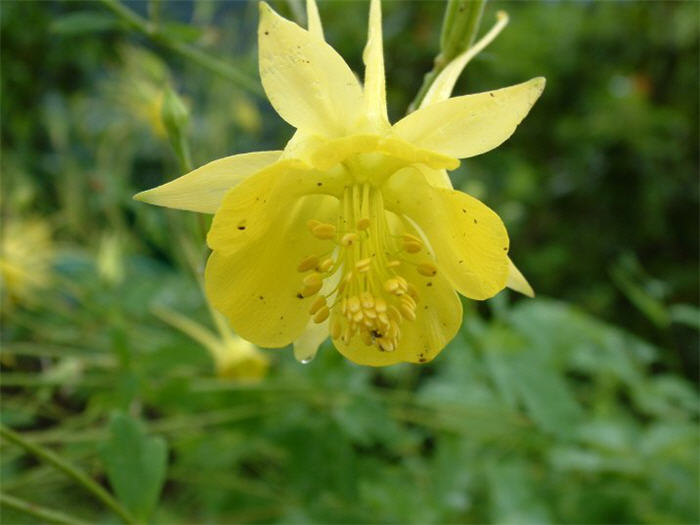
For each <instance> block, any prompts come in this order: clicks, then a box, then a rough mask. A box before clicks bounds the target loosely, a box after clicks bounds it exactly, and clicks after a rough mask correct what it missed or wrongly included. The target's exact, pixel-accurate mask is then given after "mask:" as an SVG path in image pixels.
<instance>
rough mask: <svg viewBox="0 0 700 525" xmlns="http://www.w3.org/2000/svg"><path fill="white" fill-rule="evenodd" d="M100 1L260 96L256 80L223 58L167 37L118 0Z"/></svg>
mask: <svg viewBox="0 0 700 525" xmlns="http://www.w3.org/2000/svg"><path fill="white" fill-rule="evenodd" d="M100 2H101V3H102V4H103V5H104V6H105V7H107V8H108V9H109V10H110V11H112V12H113V13H114V14H116V15H117V16H118V17H119V18H121V19H122V20H123V21H124V22H126V23H127V24H128V25H129V26H131V27H132V28H134V29H135V30H136V31H138V32H140V33H142V34H143V35H145V36H147V37H148V38H150V39H151V40H152V41H153V42H155V43H156V44H159V45H160V46H162V47H164V48H166V49H170V50H171V51H174V52H175V53H178V54H179V55H181V56H183V57H185V58H186V59H188V60H190V61H191V62H194V63H196V64H199V65H200V66H202V67H203V68H205V69H208V70H209V71H211V72H213V73H215V74H217V75H219V76H221V77H223V78H226V79H228V80H230V81H231V82H233V83H234V84H236V85H237V86H238V87H240V88H242V89H244V90H246V91H248V92H249V93H252V94H253V95H256V96H260V97H261V96H262V94H263V93H262V89H261V87H260V85H259V84H258V82H257V81H256V80H254V79H252V78H250V77H249V76H248V75H246V74H245V73H242V72H240V71H238V70H237V69H236V68H235V67H234V66H233V65H231V64H230V63H228V62H226V61H225V60H222V59H220V58H217V57H214V56H211V55H210V54H208V53H207V52H205V51H202V50H201V49H198V48H196V47H194V46H191V45H189V44H186V43H183V42H180V41H178V40H176V39H174V38H171V37H169V36H168V35H167V34H165V33H164V32H163V31H161V30H160V29H158V27H156V26H155V25H154V24H152V23H150V22H149V21H148V20H146V19H145V18H143V17H142V16H140V15H138V14H137V13H135V12H134V11H132V10H131V9H129V8H128V7H126V6H125V5H123V4H122V3H121V2H119V1H118V0H100Z"/></svg>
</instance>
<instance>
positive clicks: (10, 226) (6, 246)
mask: <svg viewBox="0 0 700 525" xmlns="http://www.w3.org/2000/svg"><path fill="white" fill-rule="evenodd" d="M54 255H55V249H54V245H53V241H52V239H51V228H50V227H49V223H48V222H47V221H45V220H44V219H41V218H39V217H32V218H27V219H21V218H17V217H8V218H5V220H4V221H3V224H2V235H1V236H0V290H2V294H3V296H4V298H6V299H7V303H5V304H4V306H7V308H8V309H9V308H10V307H12V306H13V305H14V304H15V303H24V304H27V305H31V304H33V303H35V302H37V301H38V299H39V295H40V292H41V290H43V289H45V288H47V287H48V286H49V285H50V283H51V280H52V277H53V273H52V269H51V265H52V264H53V258H54Z"/></svg>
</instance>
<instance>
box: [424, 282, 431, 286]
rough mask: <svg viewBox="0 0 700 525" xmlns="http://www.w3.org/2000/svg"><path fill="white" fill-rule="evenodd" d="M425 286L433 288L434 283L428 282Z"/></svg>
mask: <svg viewBox="0 0 700 525" xmlns="http://www.w3.org/2000/svg"><path fill="white" fill-rule="evenodd" d="M425 285H426V286H432V285H433V283H432V281H428V282H427V283H425Z"/></svg>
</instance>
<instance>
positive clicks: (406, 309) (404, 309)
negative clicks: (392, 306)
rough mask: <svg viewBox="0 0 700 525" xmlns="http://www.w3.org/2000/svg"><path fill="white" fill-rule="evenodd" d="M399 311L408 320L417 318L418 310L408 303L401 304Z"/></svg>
mask: <svg viewBox="0 0 700 525" xmlns="http://www.w3.org/2000/svg"><path fill="white" fill-rule="evenodd" d="M399 311H400V312H401V315H403V316H404V317H405V318H406V319H407V320H408V321H415V320H416V311H415V310H414V309H413V308H411V307H410V306H409V305H408V304H406V303H401V304H399Z"/></svg>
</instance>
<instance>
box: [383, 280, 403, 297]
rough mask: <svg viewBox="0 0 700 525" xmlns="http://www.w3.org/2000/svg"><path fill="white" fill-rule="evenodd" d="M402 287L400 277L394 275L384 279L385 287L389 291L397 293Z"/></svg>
mask: <svg viewBox="0 0 700 525" xmlns="http://www.w3.org/2000/svg"><path fill="white" fill-rule="evenodd" d="M400 288H401V284H399V281H398V279H396V278H395V277H392V278H391V279H387V280H386V281H384V289H385V290H386V291H387V292H389V293H396V292H397V291H398V290H399V289H400Z"/></svg>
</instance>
